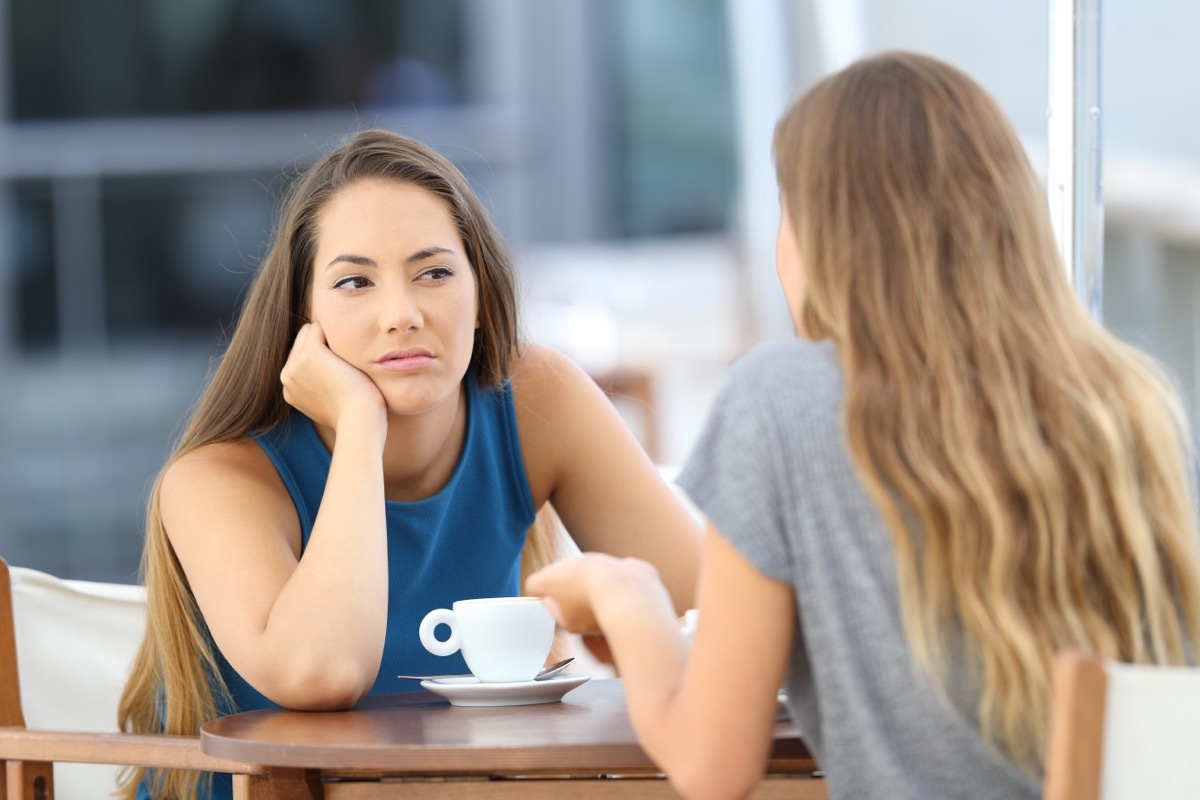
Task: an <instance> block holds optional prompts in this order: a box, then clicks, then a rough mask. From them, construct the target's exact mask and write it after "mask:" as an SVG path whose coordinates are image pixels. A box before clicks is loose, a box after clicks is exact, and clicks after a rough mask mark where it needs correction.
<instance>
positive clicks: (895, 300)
mask: <svg viewBox="0 0 1200 800" xmlns="http://www.w3.org/2000/svg"><path fill="white" fill-rule="evenodd" d="M775 162H776V168H777V173H778V178H779V188H780V199H781V205H782V211H783V213H782V221H781V224H780V229H779V239H778V248H777V269H778V273H779V279H780V283H781V285H782V288H783V291H784V294H785V295H786V297H787V301H788V306H789V308H790V310H791V313H792V316H793V318H794V320H795V324H796V328H797V330H798V332H799V333H800V336H801V338H799V339H797V340H796V341H791V342H785V343H776V344H769V345H764V346H761V347H759V348H757V349H755V350H754V351H753V352H751V353H749V354H747V355H746V356H744V357H743V358H742V359H740V360H739V362H738V363H737V364H735V365H734V367H733V368H732V369H731V370H730V372H729V374H728V377H727V380H726V382H725V384H724V387H723V388H722V390H721V392H720V394H719V395H718V398H717V400H716V402H715V406H714V409H713V411H712V414H711V418H710V420H709V422H708V424H707V427H706V429H705V431H704V433H703V434H702V436H701V438H700V441H699V443H698V445H697V447H696V449H695V451H694V453H693V454H692V456H691V457H690V459H689V461H688V463H687V465H686V467H685V469H684V470H683V472H682V474H681V476H680V478H679V482H680V484H681V485H682V486H683V487H684V488H685V489H686V490H687V491H688V493H689V494H690V495H691V497H692V499H693V500H694V501H695V502H696V503H697V504H698V505H699V507H700V508H701V510H703V511H704V513H705V515H706V516H707V518H708V530H707V534H706V536H707V539H706V543H705V546H704V551H703V557H702V566H701V574H700V579H699V585H698V592H697V597H698V607H699V620H700V624H699V625H698V627H697V630H696V633H695V637H694V640H693V643H692V646H691V653H690V655H689V653H688V651H687V647H686V646H685V644H684V641H683V638H682V636H681V634H680V632H679V630H678V626H677V623H676V621H675V616H674V613H673V611H672V608H671V603H670V601H669V598H668V595H667V594H666V592H665V591H664V590H663V588H662V586H661V585H660V584H659V582H658V579H657V575H656V572H655V570H654V569H653V568H652V567H650V566H648V565H646V564H644V563H641V562H638V561H636V560H632V559H617V558H612V557H610V556H603V555H599V554H585V555H584V556H582V557H581V558H578V559H574V560H572V561H568V562H563V563H560V564H557V565H553V566H550V567H548V568H545V569H543V570H542V571H541V572H539V573H535V574H534V575H532V576H531V577H530V578H529V580H528V581H527V588H528V590H529V591H530V592H531V593H534V594H541V595H544V596H545V597H546V600H547V602H548V603H549V604H550V605H551V606H552V608H553V609H554V611H555V614H556V616H557V617H558V619H559V621H560V622H561V623H562V624H563V625H564V626H566V627H568V628H569V629H571V630H575V631H581V632H591V633H603V634H604V636H605V637H606V643H607V646H608V647H609V648H610V649H611V652H612V653H613V655H614V658H615V663H616V665H617V667H618V669H619V671H620V674H621V675H622V677H623V678H624V679H625V687H626V692H627V695H628V701H629V708H630V713H631V714H632V717H633V721H634V724H635V726H636V728H637V731H638V734H639V736H640V737H641V739H642V741H643V743H644V745H645V747H646V749H647V751H648V752H649V753H650V754H651V755H652V757H653V758H654V759H655V760H656V761H657V762H658V763H659V765H660V766H661V767H662V768H663V769H664V770H665V771H666V773H667V774H668V776H669V777H670V778H671V780H672V782H673V783H674V784H675V786H676V787H677V788H678V789H679V790H680V791H681V792H682V793H683V794H684V795H685V796H688V797H737V796H741V795H743V794H745V793H746V792H748V791H749V790H750V788H751V787H753V786H754V784H755V782H756V781H757V780H758V777H759V775H760V774H761V770H762V767H763V764H764V761H765V759H766V757H767V753H768V749H769V747H770V742H771V731H772V723H773V721H774V718H775V712H776V688H777V687H778V686H780V685H785V686H786V688H787V692H788V702H789V706H790V710H791V712H792V715H793V717H794V718H795V720H796V722H797V724H798V725H799V727H800V730H801V732H802V734H803V736H804V739H805V741H806V742H807V743H808V745H809V746H810V748H811V749H812V751H813V753H814V755H815V756H816V757H817V759H818V760H819V762H820V763H821V765H822V767H823V769H824V771H825V773H826V776H827V778H828V786H829V790H830V794H831V795H832V796H833V797H846V798H851V797H853V798H862V797H888V798H937V797H971V798H992V797H994V798H1013V797H1027V798H1034V797H1037V796H1039V794H1040V791H1039V784H1040V781H1041V777H1042V751H1043V748H1044V743H1045V739H1046V723H1047V709H1048V704H1049V691H1050V664H1051V660H1052V658H1053V656H1054V654H1055V652H1056V651H1058V650H1060V649H1065V648H1081V649H1085V650H1089V651H1092V652H1094V653H1097V654H1099V655H1101V656H1103V657H1106V658H1111V659H1117V660H1121V661H1131V662H1142V663H1157V664H1180V663H1185V662H1187V661H1188V660H1190V659H1191V658H1192V652H1193V645H1194V643H1195V642H1197V641H1200V544H1198V540H1197V520H1196V511H1195V508H1194V506H1193V503H1194V497H1193V485H1192V484H1193V476H1192V475H1191V474H1190V473H1191V470H1190V465H1191V464H1192V463H1193V458H1194V455H1193V452H1192V446H1191V444H1190V443H1191V441H1192V440H1191V436H1190V433H1189V431H1188V430H1187V425H1186V423H1185V422H1184V418H1183V414H1182V412H1181V409H1180V403H1179V401H1178V399H1177V397H1176V395H1175V393H1174V391H1173V390H1172V389H1171V387H1170V386H1169V384H1168V382H1167V381H1166V380H1165V379H1164V378H1163V376H1162V375H1161V374H1160V372H1159V371H1158V369H1157V368H1156V367H1155V366H1154V365H1153V364H1152V363H1151V362H1150V360H1149V359H1148V358H1147V357H1145V356H1144V355H1142V354H1140V353H1138V352H1137V351H1135V350H1134V349H1133V348H1131V347H1129V346H1127V345H1125V344H1123V343H1122V342H1120V341H1118V340H1117V339H1116V338H1115V337H1114V336H1112V335H1110V334H1109V333H1107V332H1106V331H1104V330H1103V329H1102V328H1101V326H1100V325H1099V324H1097V323H1096V322H1095V321H1094V320H1092V319H1091V318H1090V317H1089V315H1088V314H1087V312H1086V310H1085V309H1084V307H1083V306H1082V304H1081V303H1080V302H1079V301H1078V299H1077V298H1076V296H1075V295H1074V293H1073V292H1072V289H1071V287H1070V285H1069V284H1068V281H1067V276H1066V271H1065V269H1064V267H1063V264H1062V262H1061V259H1060V256H1059V253H1058V250H1057V248H1056V245H1055V240H1054V236H1053V232H1052V230H1051V225H1050V221H1049V216H1048V214H1047V208H1046V201H1045V197H1044V194H1043V192H1042V189H1041V187H1040V186H1039V183H1038V180H1037V177H1036V175H1035V174H1034V171H1033V170H1032V168H1031V167H1030V164H1029V161H1028V159H1027V157H1026V154H1025V152H1024V149H1023V147H1022V145H1021V142H1020V140H1019V139H1018V137H1017V135H1016V132H1015V131H1014V129H1013V127H1012V125H1011V124H1010V123H1009V121H1008V120H1007V119H1006V118H1005V116H1004V114H1003V112H1002V111H1001V110H1000V108H999V107H998V105H997V104H996V103H995V101H994V100H993V99H992V98H991V97H990V96H989V95H988V94H987V93H986V92H985V91H984V90H983V89H982V88H981V87H980V86H979V85H978V84H976V83H975V82H974V81H972V80H971V79H970V78H969V77H967V76H966V75H964V74H963V73H961V72H959V71H958V70H956V69H954V68H953V67H951V66H949V65H947V64H944V63H941V62H939V61H936V60H934V59H931V58H928V57H924V56H920V55H915V54H909V53H886V54H882V55H879V56H876V57H873V58H869V59H866V60H863V61H860V62H858V63H856V64H853V65H851V66H850V67H848V68H847V69H845V70H844V71H842V72H840V73H838V74H835V75H833V76H830V77H828V78H826V79H825V80H823V81H822V82H820V83H819V84H817V85H816V86H815V87H814V88H813V89H812V90H811V91H809V92H808V93H807V94H806V95H805V96H803V97H802V98H801V99H800V100H799V101H798V102H797V103H796V104H794V105H793V106H792V107H791V108H790V109H789V110H788V111H787V112H786V114H785V115H784V116H783V118H782V119H781V120H780V122H779V124H778V127H777V129H776V134H775Z"/></svg>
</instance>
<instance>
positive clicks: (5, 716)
mask: <svg viewBox="0 0 1200 800" xmlns="http://www.w3.org/2000/svg"><path fill="white" fill-rule="evenodd" d="M15 631H16V628H15V624H14V622H13V602H12V581H11V579H10V578H9V575H8V562H6V561H5V560H4V559H2V558H0V726H3V727H7V728H24V727H25V715H24V714H23V713H22V712H21V682H20V680H19V679H18V677H17V638H16V632H15Z"/></svg>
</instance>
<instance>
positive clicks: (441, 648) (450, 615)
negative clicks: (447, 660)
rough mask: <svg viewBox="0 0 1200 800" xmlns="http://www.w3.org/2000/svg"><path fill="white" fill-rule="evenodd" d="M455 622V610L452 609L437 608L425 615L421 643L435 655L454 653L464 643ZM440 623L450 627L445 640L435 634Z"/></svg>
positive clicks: (422, 623) (421, 630) (422, 622)
mask: <svg viewBox="0 0 1200 800" xmlns="http://www.w3.org/2000/svg"><path fill="white" fill-rule="evenodd" d="M454 623H455V619H454V612H453V611H451V610H450V609H448V608H435V609H434V610H433V611H430V612H429V613H428V614H426V615H425V619H423V620H421V629H420V636H421V644H423V645H425V649H426V650H428V651H429V652H431V653H433V654H434V655H435V656H450V655H454V654H455V653H457V652H458V648H459V647H460V646H461V645H462V641H461V639H460V637H459V635H458V628H456V627H455V625H454ZM438 625H446V626H447V627H449V628H450V635H449V636H448V637H446V640H445V641H442V640H440V639H438V638H437V637H436V636H434V635H433V632H434V630H435V629H436V628H437V626H438Z"/></svg>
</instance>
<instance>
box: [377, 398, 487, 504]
mask: <svg viewBox="0 0 1200 800" xmlns="http://www.w3.org/2000/svg"><path fill="white" fill-rule="evenodd" d="M466 437H467V389H466V386H465V385H463V386H461V387H460V388H459V390H458V392H456V393H455V394H454V395H453V396H452V397H450V398H448V399H447V401H446V402H445V403H443V404H442V405H441V406H438V407H437V408H434V409H431V410H430V411H427V412H425V413H423V414H417V415H413V416H407V415H397V414H389V415H388V433H387V441H386V442H385V443H384V447H383V492H384V496H385V497H386V498H387V499H388V500H403V501H413V500H423V499H425V498H426V497H432V496H433V495H435V494H437V493H438V492H439V491H440V490H441V489H442V487H443V486H445V485H446V483H447V482H448V481H449V480H450V476H451V475H453V474H454V469H455V467H457V466H458V460H459V457H460V456H461V455H462V449H463V443H464V442H465V441H466Z"/></svg>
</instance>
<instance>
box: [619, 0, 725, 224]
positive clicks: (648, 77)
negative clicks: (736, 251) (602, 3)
mask: <svg viewBox="0 0 1200 800" xmlns="http://www.w3.org/2000/svg"><path fill="white" fill-rule="evenodd" d="M611 8H612V9H613V12H614V15H615V17H616V20H615V22H616V25H615V30H616V36H615V42H614V45H615V51H616V55H617V57H616V58H615V59H614V60H613V62H612V63H613V70H614V72H615V76H614V82H615V85H616V95H617V101H616V103H615V104H614V105H615V114H614V117H615V120H616V130H615V132H614V137H613V138H614V142H613V146H614V148H615V151H616V163H617V180H616V183H617V185H616V191H615V195H616V196H615V197H614V201H615V203H614V212H615V217H616V219H615V223H616V226H615V227H616V229H617V231H618V232H619V234H620V235H622V236H648V235H649V236H662V235H669V234H680V233H697V232H707V231H719V230H726V229H727V228H728V226H729V224H730V218H731V212H732V204H733V202H734V191H735V188H736V174H735V163H736V162H735V150H734V148H735V142H734V118H733V115H734V112H733V96H732V74H731V70H732V67H731V64H730V58H729V43H728V35H727V33H726V16H725V14H726V12H725V3H724V2H723V0H621V1H620V2H618V3H613V4H612V6H611Z"/></svg>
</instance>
